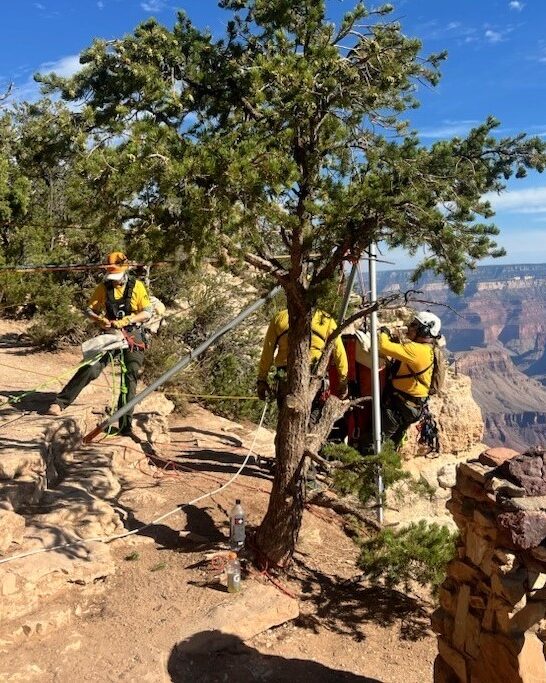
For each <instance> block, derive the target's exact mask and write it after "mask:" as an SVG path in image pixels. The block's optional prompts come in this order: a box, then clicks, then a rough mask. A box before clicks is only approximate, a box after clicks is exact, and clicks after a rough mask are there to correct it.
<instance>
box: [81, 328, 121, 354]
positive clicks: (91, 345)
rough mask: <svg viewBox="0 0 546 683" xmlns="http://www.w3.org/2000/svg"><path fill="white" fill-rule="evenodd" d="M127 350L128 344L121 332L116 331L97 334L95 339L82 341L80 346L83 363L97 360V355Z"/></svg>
mask: <svg viewBox="0 0 546 683" xmlns="http://www.w3.org/2000/svg"><path fill="white" fill-rule="evenodd" d="M128 348H129V344H128V343H127V340H126V339H125V337H124V335H123V333H122V332H121V330H117V331H116V332H112V333H109V334H99V335H98V336H97V337H93V338H92V339H88V340H87V341H84V342H83V344H82V354H83V359H84V360H85V361H90V360H92V359H93V358H97V356H99V354H105V353H108V351H117V350H118V349H128ZM98 360H99V358H97V362H98Z"/></svg>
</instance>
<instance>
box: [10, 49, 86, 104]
mask: <svg viewBox="0 0 546 683" xmlns="http://www.w3.org/2000/svg"><path fill="white" fill-rule="evenodd" d="M80 69H81V64H80V55H79V54H78V55H67V56H66V57H61V58H60V59H57V60H56V61H54V62H43V63H42V64H40V66H39V67H38V68H37V69H33V74H34V73H35V72H36V71H37V72H38V73H43V74H48V73H52V72H54V73H56V74H57V75H58V76H61V77H62V78H69V77H70V76H73V75H74V74H75V73H77V72H78V71H79V70H80ZM13 95H14V99H15V100H19V101H21V100H25V101H27V102H34V101H36V100H38V99H39V98H40V96H41V92H40V84H39V83H36V81H35V80H34V76H33V75H32V76H29V77H28V78H27V80H26V81H24V82H22V83H17V82H15V89H14V93H13Z"/></svg>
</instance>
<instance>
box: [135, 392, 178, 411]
mask: <svg viewBox="0 0 546 683" xmlns="http://www.w3.org/2000/svg"><path fill="white" fill-rule="evenodd" d="M173 410H174V403H173V402H172V401H170V400H169V399H168V398H166V396H165V395H164V394H162V393H160V392H159V391H154V392H153V393H152V394H150V395H149V396H146V398H145V399H143V400H142V401H141V402H140V403H139V404H138V405H137V406H135V415H139V414H140V413H148V414H155V415H163V417H166V416H167V415H170V414H171V413H172V412H173Z"/></svg>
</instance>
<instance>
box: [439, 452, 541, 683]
mask: <svg viewBox="0 0 546 683" xmlns="http://www.w3.org/2000/svg"><path fill="white" fill-rule="evenodd" d="M447 506H448V509H449V510H450V512H451V513H452V515H453V517H454V519H455V521H456V523H457V526H458V528H459V530H460V542H459V544H458V549H457V557H456V558H455V559H454V560H452V562H451V563H450V564H449V566H448V571H447V578H446V580H445V582H444V583H443V585H442V587H441V588H440V595H439V602H440V606H439V608H438V609H437V610H436V611H435V613H434V615H433V628H434V630H435V631H436V632H437V633H438V656H437V658H436V661H435V667H434V682H435V683H546V454H545V453H543V452H529V453H524V454H521V455H520V454H517V453H515V452H514V451H510V450H509V449H492V450H490V451H486V452H485V453H482V455H480V457H479V458H478V459H477V460H473V461H469V462H467V463H461V464H460V465H459V466H458V468H457V479H456V485H455V487H454V488H453V490H452V497H451V499H450V500H449V501H448V503H447Z"/></svg>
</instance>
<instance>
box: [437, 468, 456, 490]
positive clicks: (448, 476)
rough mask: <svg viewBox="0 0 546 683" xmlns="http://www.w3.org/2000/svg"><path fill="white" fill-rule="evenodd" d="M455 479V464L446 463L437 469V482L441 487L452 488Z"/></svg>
mask: <svg viewBox="0 0 546 683" xmlns="http://www.w3.org/2000/svg"><path fill="white" fill-rule="evenodd" d="M456 479H457V464H456V463H454V462H450V463H447V465H444V466H443V467H441V468H440V469H439V470H438V484H439V485H440V487H441V488H443V489H452V488H453V487H454V486H455V481H456Z"/></svg>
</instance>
